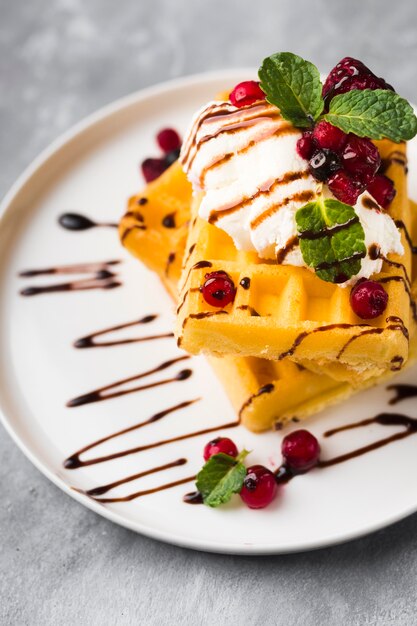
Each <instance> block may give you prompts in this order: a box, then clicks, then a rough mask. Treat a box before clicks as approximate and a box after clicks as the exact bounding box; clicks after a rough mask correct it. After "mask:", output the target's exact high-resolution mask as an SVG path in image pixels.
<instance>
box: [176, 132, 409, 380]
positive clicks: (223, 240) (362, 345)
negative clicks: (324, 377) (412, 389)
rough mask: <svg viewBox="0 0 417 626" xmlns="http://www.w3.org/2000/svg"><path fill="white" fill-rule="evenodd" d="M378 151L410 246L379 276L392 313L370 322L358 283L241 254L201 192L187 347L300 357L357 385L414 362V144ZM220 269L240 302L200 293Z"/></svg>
mask: <svg viewBox="0 0 417 626" xmlns="http://www.w3.org/2000/svg"><path fill="white" fill-rule="evenodd" d="M378 148H379V151H380V153H381V157H382V159H383V160H384V159H385V161H386V163H387V170H386V174H387V176H388V177H390V178H391V179H392V180H393V181H394V184H395V188H396V190H397V195H396V197H395V199H394V201H393V202H392V203H391V205H390V209H389V214H390V215H391V217H392V218H393V219H394V220H396V221H397V223H401V224H403V225H404V228H403V230H402V242H403V245H404V250H405V252H404V254H403V255H402V256H399V255H395V254H392V255H389V258H387V259H386V261H385V262H384V265H383V268H382V269H383V271H382V272H381V273H380V274H378V275H376V276H375V277H374V280H377V281H379V282H381V283H382V284H383V286H384V288H385V290H386V291H387V293H388V296H389V300H388V307H387V309H386V311H385V313H384V315H383V316H381V318H377V319H376V320H371V321H369V322H368V321H367V322H366V323H364V321H363V320H361V319H359V318H358V317H356V315H355V313H354V312H353V310H352V308H351V306H350V304H349V295H350V289H347V288H342V287H340V286H338V285H335V284H332V283H327V282H324V281H323V280H321V279H320V278H318V277H317V276H316V275H315V274H314V273H312V272H310V271H309V270H308V269H306V268H302V267H295V266H289V265H279V264H277V263H276V262H275V261H272V262H271V261H265V260H263V259H261V258H260V257H259V256H258V255H257V254H256V253H254V252H249V253H248V252H240V251H238V250H237V249H236V247H235V245H234V243H233V241H232V239H231V238H230V237H229V236H228V235H227V234H226V233H225V232H224V231H222V230H220V229H219V228H217V227H215V226H213V225H211V224H209V223H208V222H206V221H205V220H202V219H200V218H199V217H198V216H197V214H198V207H199V203H200V202H201V196H199V197H196V198H195V200H194V203H193V210H192V213H193V221H192V223H191V227H190V232H189V237H188V241H187V249H188V250H189V251H190V252H189V253H188V254H187V255H186V257H185V266H184V271H183V274H182V277H181V281H180V289H179V302H180V304H179V307H178V321H177V327H176V335H177V338H178V343H179V345H180V346H181V347H182V348H183V349H184V350H186V351H187V352H190V353H192V354H199V353H205V354H211V355H216V356H224V355H234V356H239V357H257V358H263V359H269V360H272V361H278V362H281V361H282V360H285V359H291V361H293V362H295V363H298V364H299V365H300V366H302V367H307V368H308V369H309V370H314V371H316V372H317V373H319V374H323V373H325V374H328V375H329V376H331V377H332V378H334V379H336V380H339V381H343V382H346V383H348V384H349V385H353V386H362V385H363V382H364V381H365V380H369V381H372V380H374V379H375V377H378V376H381V375H383V374H385V373H388V372H389V371H391V370H394V369H399V368H400V367H401V366H402V365H403V364H404V363H405V362H406V361H407V358H408V351H409V346H408V334H409V326H410V300H411V296H410V289H411V283H410V279H409V277H410V274H411V264H412V260H411V256H412V255H411V250H410V246H409V244H408V243H407V238H406V234H405V229H407V230H410V220H411V213H410V208H409V201H408V198H407V192H406V174H405V167H404V164H405V161H406V156H405V144H399V145H398V144H393V143H392V142H390V141H381V142H379V143H378ZM393 153H395V159H394V158H392V154H393ZM219 270H222V271H225V272H227V274H228V275H229V276H230V277H231V278H232V280H233V282H234V284H235V285H236V286H237V293H236V297H235V300H234V302H233V303H231V304H229V305H228V306H226V307H224V308H222V309H219V308H215V307H212V306H210V305H209V304H207V302H206V301H205V300H204V298H203V296H202V294H201V292H200V289H199V287H200V286H201V285H202V284H203V283H204V277H205V274H206V273H207V272H213V271H219Z"/></svg>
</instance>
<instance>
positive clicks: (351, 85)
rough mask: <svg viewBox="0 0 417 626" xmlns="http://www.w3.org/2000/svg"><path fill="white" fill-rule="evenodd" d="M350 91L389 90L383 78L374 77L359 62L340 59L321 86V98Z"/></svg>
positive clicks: (349, 58)
mask: <svg viewBox="0 0 417 626" xmlns="http://www.w3.org/2000/svg"><path fill="white" fill-rule="evenodd" d="M352 89H391V90H392V91H394V90H393V88H392V87H391V85H389V84H388V83H386V82H385V80H384V79H383V78H378V77H377V76H375V74H374V73H373V72H371V70H370V69H369V68H368V67H366V65H364V64H363V63H362V62H361V61H358V60H357V59H353V58H352V57H345V58H344V59H342V60H341V61H340V62H339V63H338V64H337V65H336V66H335V67H334V68H333V69H332V70H331V72H330V73H329V75H328V77H327V79H326V82H325V83H324V86H323V98H326V97H327V96H330V97H332V98H333V96H336V95H337V94H340V93H346V92H347V91H351V90H352Z"/></svg>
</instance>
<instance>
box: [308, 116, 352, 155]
mask: <svg viewBox="0 0 417 626" xmlns="http://www.w3.org/2000/svg"><path fill="white" fill-rule="evenodd" d="M313 137H314V139H315V140H316V142H317V143H318V145H319V146H320V148H328V149H329V150H333V151H334V152H340V150H342V148H343V146H344V145H345V143H346V141H347V138H348V136H347V135H346V133H344V132H343V130H340V128H336V126H333V125H332V124H329V122H326V121H325V120H323V121H321V122H319V123H318V124H316V126H315V128H314V131H313Z"/></svg>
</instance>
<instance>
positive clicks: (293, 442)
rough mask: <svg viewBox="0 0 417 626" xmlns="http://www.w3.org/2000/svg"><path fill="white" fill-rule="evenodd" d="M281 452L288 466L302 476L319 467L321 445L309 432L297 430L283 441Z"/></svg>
mask: <svg viewBox="0 0 417 626" xmlns="http://www.w3.org/2000/svg"><path fill="white" fill-rule="evenodd" d="M281 452H282V456H283V457H284V461H285V463H286V465H288V467H290V468H291V470H292V471H293V472H296V473H298V474H302V473H303V472H307V471H308V470H310V469H311V468H313V467H314V466H315V465H317V463H318V460H319V456H320V445H319V442H318V441H317V439H316V438H315V437H314V435H312V434H311V433H309V432H308V430H303V429H301V430H295V431H294V432H292V433H290V434H289V435H287V436H286V437H284V439H283V440H282V444H281Z"/></svg>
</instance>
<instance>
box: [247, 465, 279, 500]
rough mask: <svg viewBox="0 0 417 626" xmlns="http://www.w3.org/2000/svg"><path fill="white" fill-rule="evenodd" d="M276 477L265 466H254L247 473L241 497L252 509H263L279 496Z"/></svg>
mask: <svg viewBox="0 0 417 626" xmlns="http://www.w3.org/2000/svg"><path fill="white" fill-rule="evenodd" d="M277 491H278V486H277V482H276V480H275V475H274V474H273V473H272V472H271V471H270V470H269V469H268V468H267V467H264V466H263V465H252V467H249V468H248V471H247V472H246V478H245V480H244V483H243V487H242V491H241V492H240V497H241V498H242V500H243V502H244V503H245V504H246V505H247V506H248V507H249V508H250V509H263V508H264V507H266V506H268V504H270V503H271V502H272V500H273V499H274V498H275V496H276V495H277Z"/></svg>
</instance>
